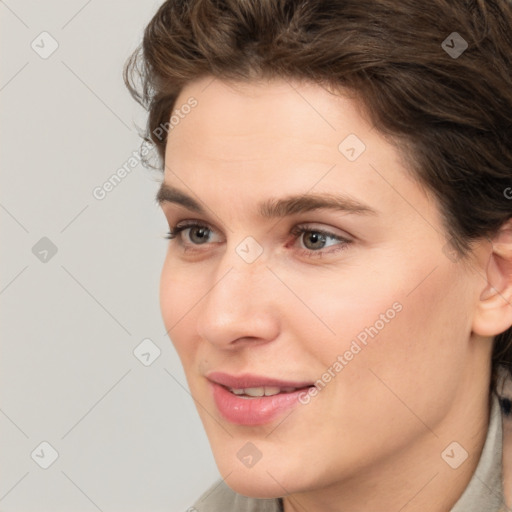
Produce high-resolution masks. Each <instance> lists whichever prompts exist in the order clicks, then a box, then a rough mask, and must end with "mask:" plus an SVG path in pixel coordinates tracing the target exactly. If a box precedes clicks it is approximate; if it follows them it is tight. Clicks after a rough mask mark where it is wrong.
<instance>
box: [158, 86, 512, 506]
mask: <svg viewBox="0 0 512 512" xmlns="http://www.w3.org/2000/svg"><path fill="white" fill-rule="evenodd" d="M190 96H194V97H195V98H196V99H197V101H198V105H197V107H195V108H194V109H193V110H192V111H191V112H190V113H189V114H188V115H187V116H186V117H185V118H184V119H183V120H181V122H180V123H179V124H178V125H176V126H175V127H174V128H173V129H172V130H171V131H170V132H169V136H168V142H167V147H166V156H165V175H164V182H165V183H166V184H169V185H173V186H174V187H176V188H178V189H179V190H181V191H183V192H184V193H186V194H188V195H191V196H192V197H194V198H195V200H196V201H198V202H199V203H200V204H201V205H202V206H203V207H204V208H205V209H206V213H205V214H198V213H195V212H191V211H190V210H188V209H187V208H184V207H183V206H181V205H177V204H174V203H172V202H162V204H161V207H162V210H163V212H164V214H165V216H166V219H167V221H168V223H169V226H174V225H175V224H177V223H179V222H181V221H184V220H195V221H197V222H198V223H200V224H203V225H204V224H206V226H208V227H210V228H211V230H212V231H211V233H210V234H209V235H208V236H207V237H206V240H207V241H206V243H203V244H201V243H198V242H197V240H198V238H197V236H196V235H197V229H196V230H195V231H194V230H188V231H185V232H183V233H182V234H181V235H178V237H177V238H176V239H174V240H171V241H170V242H169V248H168V252H167V255H166V259H165V262H164V265H163V269H162V274H161V287H160V303H161V311H162V317H163V320H164V323H165V326H166V328H167V329H168V332H169V336H170V338H171V340H172V342H173V344H174V346H175V348H176V350H177V353H178V355H179V357H180V359H181V362H182V364H183V367H184V370H185V373H186V377H187V381H188V385H189V388H190V391H191V393H192V395H193V397H194V399H195V400H196V403H197V404H198V413H199V415H200V418H201V420H202V422H203V425H204V428H205V430H206V434H207V436H208V438H209V441H210V444H211V447H212V451H213V455H214V457H215V460H216V463H217V466H218V468H219V471H220V473H221V475H222V477H223V478H225V480H226V483H227V484H228V485H229V486H230V487H231V488H232V489H233V490H235V491H236V492H238V493H240V494H243V495H246V496H252V497H258V498H275V497H281V496H285V497H284V508H285V511H286V512H292V511H299V510H308V512H320V511H323V512H325V511H327V512H330V511H332V512H334V511H340V512H341V511H350V512H364V511H371V510H389V511H391V510H393V511H395V510H396V511H399V510H400V511H401V512H413V511H414V512H420V511H421V512H423V511H425V510H429V511H430V512H446V511H447V510H449V509H450V508H451V507H452V506H453V505H454V504H455V502H456V501H457V499H458V498H459V497H460V495H461V494H462V492H463V491H464V489H465V488H466V486H467V485H468V483H469V480H470V479H471V476H472V474H473V472H474V470H475V468H476V465H477V463H478V460H479V457H480V454H481V451H482V448H483V444H484V441H485V437H486V434H487V428H488V419H489V406H490V404H489V394H488V390H489V379H490V358H491V352H492V340H493V336H494V335H495V334H497V333H499V332H502V331H503V330H504V329H506V328H507V327H508V326H510V325H511V324H512V316H511V312H510V310H511V309H512V308H510V305H509V304H508V302H507V298H510V275H511V274H512V272H511V265H510V257H509V256H507V257H503V254H505V252H506V251H503V252H502V257H501V259H500V256H499V255H498V254H495V253H494V252H493V246H492V245H491V244H490V243H488V242H485V243H484V242H483V241H482V242H481V243H477V244H475V249H474V252H473V254H472V256H471V259H470V261H469V263H468V264H463V263H462V261H461V260H454V259H453V258H449V257H447V253H446V252H445V251H444V250H443V248H444V247H445V245H446V243H447V236H446V234H445V233H444V231H443V228H442V224H441V216H440V213H439V209H438V207H437V204H436V203H435V201H434V199H433V197H432V196H431V195H429V194H428V193H427V191H425V189H424V188H423V187H421V186H420V185H419V184H418V183H417V182H416V181H414V180H413V179H412V178H411V175H410V173H409V170H408V169H407V168H406V166H405V165H404V163H403V161H402V159H401V158H400V155H399V154H398V150H397V149H396V147H395V146H393V145H391V144H390V143H389V142H388V141H387V140H386V139H385V138H384V137H383V136H382V135H381V134H380V133H379V132H378V131H377V130H376V129H375V128H374V127H373V126H372V125H371V124H370V123H369V122H368V121H367V120H366V119H365V117H364V116H363V115H362V111H361V109H360V108H359V105H358V103H357V102H356V100H355V99H353V98H350V97H348V96H341V95H337V96H336V95H333V94H330V93H329V92H327V91H326V90H325V89H323V88H321V87H320V86H318V85H315V84H308V83H299V82H291V81H285V80H273V81H258V82H255V81H253V82H249V83H243V84H242V83H236V84H235V83H229V84H228V83H225V82H222V81H219V80H214V81H212V78H211V77H206V78H204V79H201V80H199V81H196V82H192V83H190V84H188V85H187V86H186V87H185V88H184V89H183V91H182V92H181V94H180V96H179V98H178V99H177V102H176V108H178V107H179V105H182V104H184V103H185V102H186V101H187V99H188V98H189V97H190ZM349 134H356V135H357V137H358V138H359V139H360V140H362V141H363V142H364V144H365V146H366V149H365V151H364V152H363V153H362V154H361V155H360V156H359V157H358V158H357V159H356V160H355V161H349V160H348V159H347V158H346V157H345V156H344V155H343V154H342V153H341V152H340V151H339V149H338V145H339V144H340V142H341V141H342V140H343V139H344V138H345V137H346V136H347V135H349ZM311 192H317V193H323V192H326V193H347V194H350V195H351V196H352V197H354V198H356V199H357V200H358V201H360V202H362V203H364V204H366V205H368V206H370V207H371V208H373V209H374V210H376V211H377V214H376V215H357V214H353V213H346V212H340V211H331V210H315V211H310V212H307V213H299V214H293V215H291V216H288V217H285V218H282V219H275V218H272V219H269V218H265V217H262V216H260V215H259V214H258V212H257V209H256V206H255V205H256V204H257V203H259V202H260V201H263V200H267V199H269V198H281V197H285V196H288V195H291V194H303V193H311ZM304 224H307V225H308V226H309V227H311V226H312V228H310V229H312V230H313V231H314V228H317V229H323V230H328V231H329V232H332V233H333V234H335V235H339V236H342V237H345V238H347V239H349V240H351V241H352V243H350V244H345V245H343V244H342V242H339V241H337V240H336V239H334V238H329V237H328V238H327V239H326V245H325V248H323V249H321V250H318V249H316V250H315V247H316V246H314V245H313V249H311V247H312V242H311V240H312V238H311V232H310V233H309V234H305V235H302V236H294V235H292V234H290V232H291V230H292V228H293V227H294V226H297V225H304ZM247 236H251V237H253V238H254V239H255V240H256V241H257V243H258V244H259V246H260V247H261V249H262V251H263V252H262V254H261V255H260V256H259V257H258V258H257V259H256V260H255V261H254V262H252V263H247V262H246V261H244V260H243V259H242V258H241V257H240V256H239V254H238V253H237V252H236V248H237V246H238V245H239V244H240V243H241V242H242V241H243V240H244V239H245V238H246V237H247ZM509 238H510V237H509ZM502 241H503V238H502ZM506 244H508V245H506V248H507V249H509V248H510V242H509V240H508V239H507V241H506ZM341 245H343V250H339V251H337V252H335V250H336V249H339V248H340V247H341ZM511 252H512V251H511ZM319 253H322V254H319ZM397 302H398V303H400V305H401V306H402V309H401V311H400V312H399V313H397V314H396V315H395V317H394V318H393V319H392V320H390V321H389V322H387V323H386V324H385V327H384V328H382V329H381V330H380V331H379V332H378V335H377V336H375V337H374V338H373V339H369V340H368V344H367V346H365V347H364V348H363V349H362V350H361V351H360V352H359V353H358V354H357V355H356V356H354V358H353V359H352V360H351V361H350V362H348V364H347V365H346V366H345V367H344V368H343V369H342V371H340V372H338V373H336V374H335V375H336V376H335V377H333V378H332V379H331V381H330V382H329V383H328V384H327V385H326V386H325V387H324V389H322V390H321V391H320V392H319V393H318V395H317V396H315V397H314V398H312V399H311V400H310V402H309V403H308V404H307V405H298V406H297V407H295V408H294V409H293V410H291V413H290V411H288V412H287V413H285V414H284V415H282V416H280V417H279V418H278V419H277V420H276V421H273V422H271V423H269V424H266V425H262V426H239V425H235V424H232V423H230V422H228V421H226V420H225V419H224V418H223V417H222V416H221V415H220V413H219V411H218V410H217V409H216V406H215V403H214V401H213V398H212V396H211V393H210V389H209V386H208V381H207V380H206V378H205V374H207V372H210V371H214V370H216V371H223V372H226V373H230V374H234V375H239V374H241V373H246V372H250V373H254V374H258V375H264V376H267V377H277V378H281V379H288V380H295V381H297V380H306V381H316V380H317V379H319V378H320V377H321V376H322V375H323V374H324V372H325V371H326V370H327V369H328V368H329V367H331V368H332V366H333V363H334V362H335V361H336V359H337V356H338V355H340V354H344V353H345V351H346V350H347V349H349V347H350V344H351V342H352V340H354V339H355V337H356V336H357V335H358V333H360V332H361V331H363V330H364V329H365V327H369V326H371V325H374V324H375V322H376V320H378V319H379V318H381V317H380V315H381V314H384V313H385V312H386V311H387V310H389V309H390V308H392V305H393V304H394V303H397ZM248 441H250V442H252V443H253V444H254V445H255V446H256V447H257V449H258V450H259V451H260V452H261V459H260V460H259V461H258V462H257V463H256V464H255V465H254V466H252V467H250V468H248V467H246V466H244V465H243V464H242V463H241V461H240V460H239V459H238V457H237V452H238V450H240V449H241V448H242V447H243V446H244V445H245V443H247V442H248ZM454 441H456V442H457V443H458V444H459V445H460V446H461V447H462V448H463V449H464V450H465V451H466V452H467V453H468V458H467V459H466V460H465V461H464V462H463V463H462V464H461V465H460V466H459V467H457V468H456V469H452V467H450V466H449V465H448V464H447V463H446V462H445V460H443V458H442V456H441V454H442V452H443V451H444V450H445V449H446V448H447V446H448V445H450V443H452V442H454ZM457 450H458V451H456V453H455V456H456V457H459V456H461V453H462V452H461V450H460V449H459V448H457ZM342 504H343V505H342Z"/></svg>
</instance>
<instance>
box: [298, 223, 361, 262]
mask: <svg viewBox="0 0 512 512" xmlns="http://www.w3.org/2000/svg"><path fill="white" fill-rule="evenodd" d="M291 233H292V235H294V236H295V238H296V240H298V241H299V242H300V243H301V245H300V246H299V250H300V251H301V253H302V254H303V255H305V256H322V255H323V254H325V253H328V254H331V253H334V252H338V251H340V250H343V249H346V248H347V247H348V245H349V244H351V243H352V240H349V239H348V238H344V237H342V236H340V235H337V234H335V233H332V232H329V231H326V230H324V229H319V228H315V227H313V226H295V227H294V228H293V229H292V231H291ZM328 247H332V249H330V250H328V251H325V250H323V249H326V248H328Z"/></svg>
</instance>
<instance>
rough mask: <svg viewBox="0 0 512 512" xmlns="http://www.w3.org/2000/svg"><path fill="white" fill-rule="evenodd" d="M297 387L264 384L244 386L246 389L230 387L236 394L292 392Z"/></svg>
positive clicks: (263, 394) (258, 394)
mask: <svg viewBox="0 0 512 512" xmlns="http://www.w3.org/2000/svg"><path fill="white" fill-rule="evenodd" d="M294 390H295V388H282V389H281V388H278V387H276V386H264V387H259V388H244V389H232V388H230V391H231V393H233V394H235V395H247V396H254V397H258V396H273V395H277V394H278V393H281V392H283V393H290V392H291V391H294Z"/></svg>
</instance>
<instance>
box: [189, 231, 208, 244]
mask: <svg viewBox="0 0 512 512" xmlns="http://www.w3.org/2000/svg"><path fill="white" fill-rule="evenodd" d="M208 231H209V230H208V229H207V228H194V229H193V230H192V231H191V235H192V236H191V239H192V240H193V241H194V242H198V243H200V244H202V243H204V242H205V241H206V238H207V235H208ZM196 237H197V238H196Z"/></svg>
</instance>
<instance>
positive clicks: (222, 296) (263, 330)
mask: <svg viewBox="0 0 512 512" xmlns="http://www.w3.org/2000/svg"><path fill="white" fill-rule="evenodd" d="M247 243H250V241H249V242H247ZM240 253H241V254H240ZM248 255H249V256H251V257H250V258H249V257H248ZM253 256H254V247H251V246H249V247H248V246H247V244H244V243H242V244H239V245H238V246H236V247H228V248H227V249H226V252H225V253H224V254H223V255H222V258H221V260H220V261H219V264H218V266H217V268H216V272H215V277H214V280H213V283H212V285H211V288H210V289H209V291H208V293H207V294H206V296H205V297H204V299H203V301H201V303H202V304H201V311H200V314H199V316H198V331H199V334H200V335H201V336H202V337H204V338H206V339H208V340H209V341H210V342H212V343H216V344H219V345H221V344H224V345H225V344H230V343H232V342H233V341H236V340H238V339H240V338H254V339H256V338H259V339H267V340H269V339H273V338H274V337H275V336H276V335H277V332H278V329H279V325H278V321H277V316H276V311H275V307H273V304H272V292H271V289H270V286H271V280H270V279H269V277H270V272H269V271H268V269H267V268H266V262H265V258H263V257H262V255H261V254H260V255H258V256H257V257H256V258H254V259H253Z"/></svg>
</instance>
